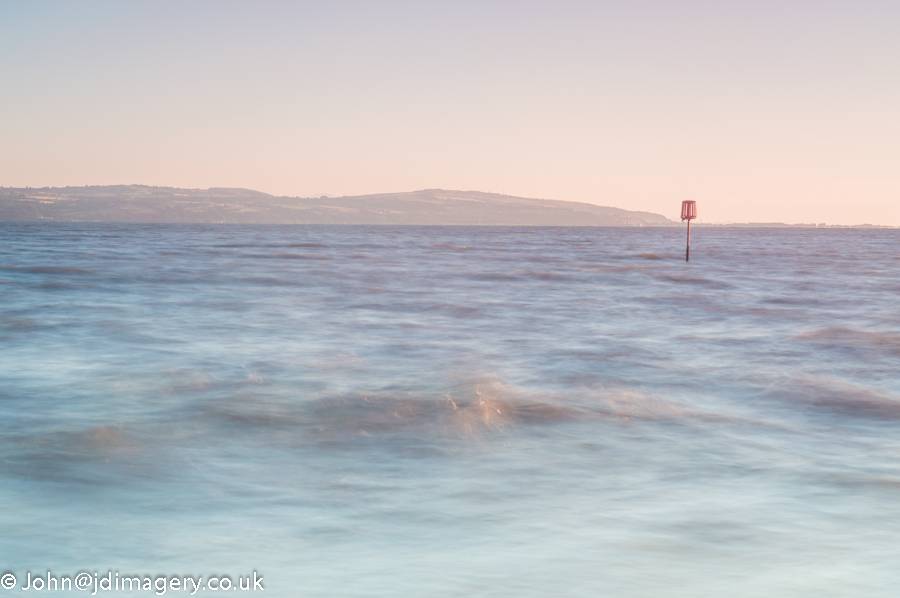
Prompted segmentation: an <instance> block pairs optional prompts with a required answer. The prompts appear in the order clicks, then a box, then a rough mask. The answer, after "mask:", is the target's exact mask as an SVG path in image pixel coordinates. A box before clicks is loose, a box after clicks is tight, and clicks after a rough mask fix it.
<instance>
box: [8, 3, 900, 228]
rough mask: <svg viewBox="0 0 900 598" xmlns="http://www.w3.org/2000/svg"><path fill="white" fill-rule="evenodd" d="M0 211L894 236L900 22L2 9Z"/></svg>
mask: <svg viewBox="0 0 900 598" xmlns="http://www.w3.org/2000/svg"><path fill="white" fill-rule="evenodd" d="M0 80H2V82H3V86H2V94H0V186H45V185H50V186H58V185H82V184H118V183H142V184H149V185H171V186H181V187H210V186H220V187H248V188H253V189H259V190H261V191H266V192H269V193H275V194H279V195H300V196H309V195H322V194H328V195H345V194H362V193H375V192H387V191H407V190H413V189H421V188H432V187H442V188H449V189H477V190H481V191H491V192H498V193H509V194H514V195H522V196H528V197H543V198H553V199H566V200H575V201H588V202H592V203H597V204H601V205H613V206H618V207H623V208H627V209H636V210H649V211H653V212H659V213H663V214H665V215H667V216H669V217H670V218H673V219H677V216H678V212H679V207H680V202H681V200H682V199H695V200H697V202H698V206H699V210H700V216H701V220H705V221H709V222H737V221H782V222H827V223H831V224H859V223H864V222H868V223H873V224H884V225H895V226H896V225H900V2H893V1H890V2H889V1H871V0H860V1H859V2H836V1H831V0H821V1H817V2H813V1H809V0H798V1H794V2H784V1H779V2H774V1H768V0H762V1H757V2H729V1H727V0H722V1H719V2H712V1H710V2H700V1H695V0H685V1H680V2H674V1H663V0H657V1H640V0H633V1H628V2H625V1H622V2H604V1H602V0H595V1H584V0H582V1H571V0H557V1H554V2H551V1H545V2H532V1H527V0H522V1H518V2H513V1H504V2H499V1H491V0H480V1H468V0H455V1H445V2H429V1H427V0H419V1H417V2H413V1H410V2H395V1H369V2H347V1H341V0H335V1H334V2H304V1H296V2H274V1H253V2H250V1H247V2H229V1H215V2H213V1H207V2H201V1H194V2H175V1H153V2H150V1H133V2H115V1H88V2H62V1H59V2H49V1H48V2H28V1H25V0H22V1H13V0H0Z"/></svg>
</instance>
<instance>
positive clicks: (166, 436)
mask: <svg viewBox="0 0 900 598" xmlns="http://www.w3.org/2000/svg"><path fill="white" fill-rule="evenodd" d="M0 507H2V508H0V572H4V571H5V572H7V573H8V574H12V575H14V576H16V578H17V579H18V582H19V583H21V582H22V581H23V580H24V579H25V577H26V575H27V574H32V575H38V574H39V575H45V574H46V572H48V571H49V572H51V573H52V574H53V575H60V576H63V575H74V574H76V573H79V572H82V571H87V572H91V574H92V575H100V576H102V575H103V574H106V573H107V572H116V574H117V575H121V576H125V575H149V576H162V575H192V576H213V575H219V576H228V577H231V578H233V579H234V580H235V585H237V580H238V578H239V577H241V576H247V575H249V574H251V573H252V572H257V573H258V574H259V575H260V576H262V578H263V579H264V588H265V589H264V590H261V589H256V590H255V591H250V592H249V593H255V594H256V595H265V596H272V597H323V598H324V597H329V598H330V597H423V598H430V597H438V598H443V597H485V598H487V597H492V598H493V597H496V598H531V597H535V598H536V597H541V598H566V597H573V598H575V597H577V598H594V597H616V598H618V597H624V598H628V597H648V598H649V597H654V598H655V597H707V596H728V597H729V598H739V597H760V596H765V597H782V596H783V597H810V598H812V597H815V598H821V597H844V596H847V597H858V596H864V597H866V598H878V597H895V596H898V595H900V230H890V229H873V230H860V229H798V228H769V229H766V228H727V227H704V226H703V225H702V224H701V225H700V226H697V227H695V229H694V235H693V252H692V259H691V261H690V262H689V263H686V262H685V261H684V230H683V229H681V228H678V227H672V228H514V227H510V228H502V227H497V228H493V227H391V226H373V227H367V226H335V227H329V226H277V225H271V226H265V225H258V226H234V225H135V224H121V225H120V224H81V223H69V224H60V223H24V224H15V223H3V224H0ZM0 593H3V592H2V591H0ZM13 593H15V592H13ZM34 593H38V592H32V594H34ZM44 593H48V592H44ZM204 593H205V594H207V595H209V594H212V595H215V592H212V591H210V590H209V588H207V589H206V590H205V591H202V592H200V594H204ZM82 594H83V592H82ZM126 594H127V595H132V594H134V595H147V593H146V592H144V593H143V594H141V593H140V592H132V593H127V592H126V593H122V592H116V591H111V593H109V595H126ZM231 594H232V595H240V594H241V591H240V590H234V591H232V592H231ZM98 595H102V592H101V593H100V594H98ZM151 595H152V593H151ZM157 595H158V593H157ZM167 595H187V594H186V593H185V592H184V591H183V590H172V589H169V590H168V594H167ZM198 595H199V594H198Z"/></svg>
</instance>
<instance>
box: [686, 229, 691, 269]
mask: <svg viewBox="0 0 900 598" xmlns="http://www.w3.org/2000/svg"><path fill="white" fill-rule="evenodd" d="M687 223H688V225H687V243H686V244H685V246H684V261H686V262H689V261H691V221H690V220H688V221H687Z"/></svg>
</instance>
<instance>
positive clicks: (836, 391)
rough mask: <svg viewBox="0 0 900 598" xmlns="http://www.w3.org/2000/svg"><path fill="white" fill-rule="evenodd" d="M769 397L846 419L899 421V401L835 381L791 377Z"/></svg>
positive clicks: (863, 388) (861, 387)
mask: <svg viewBox="0 0 900 598" xmlns="http://www.w3.org/2000/svg"><path fill="white" fill-rule="evenodd" d="M766 394H767V396H769V397H770V398H774V399H777V400H780V401H783V402H787V403H789V404H792V405H801V406H807V407H811V408H814V409H819V410H824V411H829V412H832V413H838V414H840V415H843V416H847V417H855V418H863V419H888V420H900V398H898V397H895V396H892V395H889V394H887V393H885V392H881V391H878V390H873V389H871V388H866V387H863V386H858V385H855V384H851V383H849V382H845V381H843V380H838V379H834V378H792V379H789V380H786V381H783V382H781V383H779V384H778V385H777V386H775V387H774V388H771V389H770V390H769V391H768V392H767V393H766Z"/></svg>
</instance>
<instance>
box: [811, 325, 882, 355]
mask: <svg viewBox="0 0 900 598" xmlns="http://www.w3.org/2000/svg"><path fill="white" fill-rule="evenodd" d="M796 339H797V340H801V341H809V342H812V343H816V344H820V345H825V346H829V347H843V348H847V347H852V348H857V349H871V350H875V351H879V352H883V353H888V354H890V355H894V356H900V332H871V331H868V330H858V329H855V328H847V327H843V326H832V327H828V328H820V329H819V330H814V331H811V332H806V333H803V334H800V335H798V336H797V337H796Z"/></svg>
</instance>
